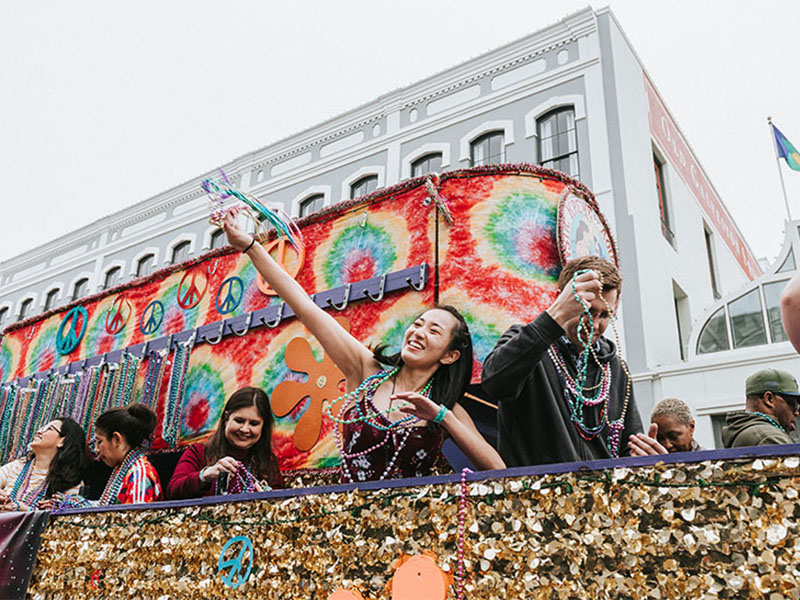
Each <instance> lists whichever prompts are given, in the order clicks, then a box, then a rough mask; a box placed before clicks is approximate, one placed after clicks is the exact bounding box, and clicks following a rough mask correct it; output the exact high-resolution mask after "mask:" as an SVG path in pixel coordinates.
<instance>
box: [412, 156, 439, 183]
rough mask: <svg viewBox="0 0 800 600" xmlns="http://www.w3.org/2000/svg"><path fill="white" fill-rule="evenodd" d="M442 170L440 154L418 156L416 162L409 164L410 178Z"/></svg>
mask: <svg viewBox="0 0 800 600" xmlns="http://www.w3.org/2000/svg"><path fill="white" fill-rule="evenodd" d="M441 170H442V153H441V152H432V153H430V154H425V155H424V156H420V157H419V158H418V159H417V160H415V161H414V162H413V163H411V176H412V177H419V176H421V175H425V174H426V173H438V172H439V171H441Z"/></svg>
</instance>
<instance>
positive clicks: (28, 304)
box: [17, 298, 33, 321]
mask: <svg viewBox="0 0 800 600" xmlns="http://www.w3.org/2000/svg"><path fill="white" fill-rule="evenodd" d="M32 307H33V298H28V299H27V300H25V301H24V302H23V303H22V304H21V305H20V307H19V317H18V318H17V321H22V320H23V319H26V318H28V317H29V316H30V314H31V308H32Z"/></svg>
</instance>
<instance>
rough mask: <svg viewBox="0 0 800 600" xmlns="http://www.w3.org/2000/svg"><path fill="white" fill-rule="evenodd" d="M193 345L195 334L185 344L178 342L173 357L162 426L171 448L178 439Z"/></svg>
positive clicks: (163, 436)
mask: <svg viewBox="0 0 800 600" xmlns="http://www.w3.org/2000/svg"><path fill="white" fill-rule="evenodd" d="M193 346H194V334H192V336H191V337H190V338H189V339H188V340H186V342H184V343H183V344H180V343H179V344H178V347H177V348H176V349H175V354H174V355H173V357H172V373H170V378H169V391H168V393H167V403H166V406H165V407H164V421H163V424H162V426H161V437H162V438H163V439H164V441H165V442H166V443H167V445H168V446H169V447H170V448H174V447H175V445H176V443H177V439H178V426H179V425H180V411H181V407H182V405H183V394H184V392H185V390H186V373H187V371H188V370H189V358H190V357H191V353H192V347H193Z"/></svg>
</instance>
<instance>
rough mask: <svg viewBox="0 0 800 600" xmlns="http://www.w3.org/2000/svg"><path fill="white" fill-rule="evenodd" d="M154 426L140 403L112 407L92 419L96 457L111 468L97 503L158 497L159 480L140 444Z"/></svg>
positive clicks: (153, 416) (153, 419)
mask: <svg viewBox="0 0 800 600" xmlns="http://www.w3.org/2000/svg"><path fill="white" fill-rule="evenodd" d="M155 426H156V415H155V413H154V412H153V411H152V410H150V409H149V408H148V407H147V406H145V405H144V404H131V405H130V406H126V407H123V408H112V409H110V410H107V411H106V412H104V413H103V414H102V415H100V416H99V417H98V419H97V421H95V424H94V431H95V434H94V439H95V451H96V452H97V457H98V458H99V459H100V460H102V461H103V462H104V463H105V464H106V465H108V466H109V467H113V468H114V470H113V471H112V472H111V477H110V478H109V479H108V482H107V483H106V487H105V489H104V490H103V493H102V495H101V496H100V500H99V504H100V505H101V506H103V505H108V504H140V503H142V502H153V501H155V500H160V499H161V482H160V481H159V479H158V473H156V470H155V469H154V468H153V465H152V464H150V461H149V460H147V454H146V452H145V448H144V445H145V443H146V442H147V440H149V438H150V435H151V434H152V433H153V429H155Z"/></svg>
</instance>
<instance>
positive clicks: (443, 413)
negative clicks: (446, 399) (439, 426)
mask: <svg viewBox="0 0 800 600" xmlns="http://www.w3.org/2000/svg"><path fill="white" fill-rule="evenodd" d="M446 415H447V407H446V406H445V405H444V404H442V406H441V407H440V408H439V412H438V413H436V416H435V417H433V422H434V423H441V422H442V421H444V418H445V416H446Z"/></svg>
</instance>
